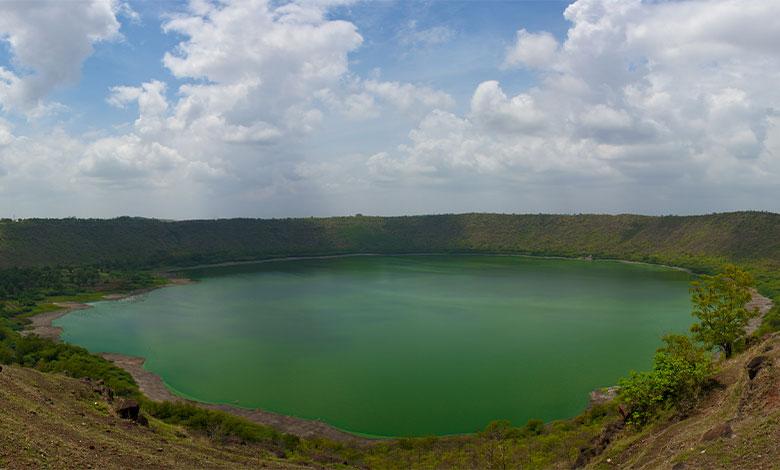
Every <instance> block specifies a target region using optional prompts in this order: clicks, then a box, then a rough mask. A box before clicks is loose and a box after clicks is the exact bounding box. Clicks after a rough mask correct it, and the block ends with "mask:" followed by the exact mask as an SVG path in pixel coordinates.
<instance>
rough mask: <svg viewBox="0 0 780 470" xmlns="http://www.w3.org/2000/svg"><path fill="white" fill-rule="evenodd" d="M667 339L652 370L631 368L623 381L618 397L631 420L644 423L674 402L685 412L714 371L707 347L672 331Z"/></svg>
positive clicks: (665, 338)
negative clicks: (672, 333)
mask: <svg viewBox="0 0 780 470" xmlns="http://www.w3.org/2000/svg"><path fill="white" fill-rule="evenodd" d="M663 341H664V342H665V343H666V344H667V345H666V346H665V347H663V348H660V349H659V350H658V352H657V353H656V355H655V357H654V363H655V365H654V366H653V370H652V371H650V372H642V373H636V372H634V371H631V376H630V377H628V378H624V379H621V380H620V382H619V383H620V387H621V388H620V393H619V395H618V401H619V402H620V403H622V404H624V405H625V406H626V409H627V411H628V421H629V422H630V423H633V424H636V425H639V426H641V425H643V424H645V423H647V422H648V421H650V420H651V419H652V418H653V417H654V416H655V415H656V414H657V413H658V412H659V411H661V410H662V409H664V408H666V407H669V406H673V405H678V406H679V407H680V408H681V410H680V411H683V412H684V411H685V409H687V408H688V407H689V406H690V405H691V403H692V402H693V401H695V399H696V398H697V397H698V396H699V394H700V392H701V391H702V389H703V387H704V385H705V383H706V381H707V378H708V377H709V376H710V375H711V374H712V372H713V369H712V360H711V359H710V357H709V356H708V355H707V351H706V349H705V348H704V347H701V346H697V345H695V344H694V343H692V342H691V340H690V339H689V338H688V337H686V336H682V335H668V336H666V337H664V338H663Z"/></svg>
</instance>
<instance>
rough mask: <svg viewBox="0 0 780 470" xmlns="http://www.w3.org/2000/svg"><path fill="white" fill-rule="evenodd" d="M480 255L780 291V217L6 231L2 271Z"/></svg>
mask: <svg viewBox="0 0 780 470" xmlns="http://www.w3.org/2000/svg"><path fill="white" fill-rule="evenodd" d="M347 252H350V253H360V252H363V253H366V252H376V253H419V252H429V253H430V252H479V253H518V254H527V255H543V256H567V257H582V256H593V257H594V258H616V259H624V260H631V261H642V262H650V263H660V264H671V265H676V266H683V267H687V268H691V269H693V270H694V271H697V272H706V273H712V272H715V271H717V270H718V269H720V268H721V267H722V266H723V265H724V264H726V263H734V264H737V265H741V266H745V267H748V268H750V270H751V271H752V272H753V274H754V276H755V277H756V278H757V279H758V281H759V285H760V286H761V287H762V289H763V290H765V291H766V292H767V293H769V294H770V295H772V296H775V295H778V294H780V286H778V285H777V284H775V283H772V282H770V279H769V278H770V277H774V276H770V273H771V272H773V271H776V270H777V269H778V268H780V214H774V213H768V212H732V213H723V214H711V215H701V216H660V217H659V216H641V215H628V214H624V215H614V216H613V215H588V214H580V215H542V214H540V215H505V214H460V215H429V216H409V217H368V216H360V215H358V216H354V217H332V218H310V219H219V220H192V221H181V222H171V221H161V220H155V219H143V218H131V217H120V218H116V219H110V220H100V219H86V220H85V219H26V220H19V221H12V220H10V219H4V220H2V221H0V267H12V266H44V265H70V266H96V265H99V266H104V267H116V266H122V267H150V266H152V267H153V266H177V265H178V266H186V265H193V264H202V263H213V262H222V261H236V260H252V259H262V258H269V257H277V256H286V255H305V254H309V255H314V254H334V253H347Z"/></svg>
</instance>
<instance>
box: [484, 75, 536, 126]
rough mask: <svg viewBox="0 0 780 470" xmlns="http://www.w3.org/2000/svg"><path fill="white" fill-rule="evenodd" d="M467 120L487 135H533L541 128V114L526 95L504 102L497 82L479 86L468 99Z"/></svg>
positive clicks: (505, 99)
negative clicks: (469, 117)
mask: <svg viewBox="0 0 780 470" xmlns="http://www.w3.org/2000/svg"><path fill="white" fill-rule="evenodd" d="M471 116H472V119H473V120H474V121H475V122H477V123H479V124H480V125H481V126H482V127H483V128H484V129H485V130H486V131H487V132H491V133H493V132H503V133H508V132H514V133H520V134H522V133H533V132H535V131H538V130H540V129H542V128H543V127H545V125H546V124H547V122H546V115H545V112H544V111H542V110H540V109H538V108H537V106H536V104H535V103H534V99H533V97H532V96H531V95H529V94H525V93H523V94H520V95H517V96H514V97H512V98H508V97H507V96H506V94H504V92H503V90H501V88H500V87H499V84H498V82H497V81H494V80H491V81H487V82H483V83H480V84H479V86H478V87H477V89H476V91H475V92H474V95H473V96H472V98H471Z"/></svg>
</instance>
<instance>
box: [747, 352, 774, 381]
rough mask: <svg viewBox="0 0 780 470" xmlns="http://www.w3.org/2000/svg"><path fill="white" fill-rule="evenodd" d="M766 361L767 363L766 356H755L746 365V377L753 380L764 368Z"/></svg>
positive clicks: (767, 358)
mask: <svg viewBox="0 0 780 470" xmlns="http://www.w3.org/2000/svg"><path fill="white" fill-rule="evenodd" d="M767 361H769V357H768V356H756V357H754V358H753V359H751V360H750V362H748V363H747V365H746V366H745V369H747V371H748V377H750V380H753V379H754V378H755V377H756V375H757V374H758V372H759V371H760V370H761V369H763V368H764V366H765V365H766V362H767Z"/></svg>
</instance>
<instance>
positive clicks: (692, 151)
mask: <svg viewBox="0 0 780 470" xmlns="http://www.w3.org/2000/svg"><path fill="white" fill-rule="evenodd" d="M349 3H351V2H347V1H324V0H323V1H313V0H299V1H291V2H287V3H279V2H271V1H262V0H252V1H219V2H217V1H213V2H212V1H206V0H193V1H191V2H190V3H189V4H188V6H187V8H186V10H184V11H181V12H179V13H175V14H170V15H167V16H166V19H165V21H164V22H163V24H162V29H163V31H164V32H165V33H166V34H167V35H169V36H170V37H175V38H177V44H176V46H175V47H173V48H172V49H170V50H169V51H167V52H166V53H165V54H164V56H163V57H161V58H160V60H161V61H162V63H163V65H164V67H165V68H166V70H167V71H168V72H169V73H170V76H171V77H173V79H170V78H166V77H164V76H160V77H149V79H148V81H144V82H142V83H137V84H117V85H116V86H114V87H112V88H111V89H110V90H107V96H106V102H107V104H109V105H110V106H113V107H114V108H115V109H124V110H125V111H127V110H137V116H136V117H135V119H134V121H133V122H132V123H130V124H131V125H130V128H129V129H128V130H127V131H126V132H124V133H123V132H116V131H104V132H102V133H98V134H97V135H86V134H85V135H71V134H69V133H68V132H67V131H65V130H64V128H63V126H59V125H57V126H55V127H54V128H52V129H51V130H50V131H48V132H46V133H45V135H41V134H38V135H34V136H31V135H20V134H19V133H18V132H16V130H15V124H13V122H12V120H8V119H2V120H0V168H1V169H2V170H1V171H0V197H2V198H3V199H5V200H6V201H12V202H13V204H15V205H18V206H21V207H24V208H30V209H29V210H32V209H33V208H34V207H36V204H40V201H41V194H43V195H44V196H46V195H52V197H55V195H56V197H57V198H58V200H59V201H61V203H62V204H63V205H66V204H67V205H68V207H77V208H81V209H78V210H77V211H76V212H79V211H80V210H81V212H89V211H94V212H96V213H97V215H104V216H105V215H110V214H106V213H105V211H108V210H113V211H115V212H114V214H119V213H139V214H140V215H147V216H167V217H212V216H236V215H247V216H256V215H258V216H278V215H294V216H301V215H329V214H344V213H347V214H348V213H354V212H363V213H385V214H402V213H420V212H462V211H466V210H483V211H506V212H540V211H545V212H547V211H549V212H623V211H630V212H645V213H671V212H676V213H695V212H710V211H714V210H734V209H770V210H775V211H777V210H780V207H778V206H777V205H776V202H774V201H777V200H780V186H778V183H777V182H778V179H779V177H780V130H778V124H779V123H780V113H779V110H780V89H778V87H777V86H776V83H778V81H779V80H780V51H779V50H778V49H777V48H776V46H775V45H776V44H780V29H778V28H777V27H776V26H775V25H774V22H773V21H772V18H777V17H778V16H779V15H780V4H778V3H777V2H766V1H762V0H740V1H732V0H711V1H706V2H705V1H690V0H689V1H680V2H642V1H640V0H578V1H576V2H574V3H572V4H571V5H570V6H569V7H568V8H567V9H566V11H565V13H564V17H565V20H566V21H567V22H568V26H569V27H568V31H567V33H566V36H565V37H560V38H556V37H555V36H554V35H553V34H551V33H549V32H546V31H543V30H538V31H530V30H529V28H527V27H524V25H518V28H517V30H516V34H515V35H514V37H508V38H506V41H507V43H508V44H509V45H508V46H506V48H505V51H504V60H503V62H501V63H497V64H496V76H498V75H499V74H501V75H502V76H504V77H511V76H512V73H513V72H518V73H519V72H523V73H526V74H531V76H533V77H535V85H534V86H532V87H530V88H526V89H525V90H522V91H521V92H519V93H518V92H515V93H508V92H507V91H505V90H510V89H511V90H516V89H517V87H516V86H515V85H514V84H513V83H512V82H504V83H501V82H499V81H498V80H496V79H495V78H494V77H484V80H483V81H482V82H481V83H478V84H476V86H475V87H474V88H473V92H472V93H471V96H470V99H469V100H468V101H467V102H463V103H458V102H456V100H455V98H453V95H452V94H451V93H449V92H448V90H444V89H437V88H436V87H434V86H430V85H428V84H420V83H413V82H404V81H401V80H383V79H381V78H380V77H379V76H376V75H374V76H360V74H358V73H356V72H355V70H354V67H353V63H352V62H351V57H353V55H354V54H355V53H356V52H357V51H359V50H360V48H361V47H362V45H363V43H364V41H365V38H364V34H365V33H364V32H361V31H359V30H358V28H357V26H356V25H355V24H354V23H352V22H350V21H347V20H344V19H338V18H336V17H334V15H333V13H332V12H333V11H335V10H334V8H340V7H344V6H345V5H347V4H349ZM20 5H21V4H20V3H17V2H10V3H4V4H2V9H3V11H2V15H0V38H2V40H3V41H4V42H5V43H6V45H7V46H6V47H7V49H8V51H9V52H10V54H11V55H12V57H13V64H14V67H11V68H9V67H0V106H1V107H2V108H1V109H2V112H3V113H4V114H5V115H6V117H9V116H12V115H23V116H26V118H27V119H35V118H36V116H37V115H40V114H42V113H43V114H45V111H46V110H51V109H52V107H56V106H57V105H56V103H54V102H53V101H51V100H49V99H48V98H47V97H48V96H50V94H51V93H52V92H53V90H56V89H58V88H60V87H64V86H68V85H73V84H74V83H76V82H78V81H79V76H80V70H81V65H82V64H83V63H84V61H85V60H87V58H88V57H89V56H90V55H91V54H92V52H93V47H94V45H95V44H97V43H99V42H101V41H114V40H118V39H121V38H122V34H121V32H120V24H121V21H122V19H123V18H124V19H126V20H128V21H129V20H131V17H133V15H132V14H128V13H126V12H127V11H130V12H132V9H130V7H129V6H128V5H126V4H120V3H119V2H113V1H108V0H106V1H99V0H93V1H91V2H68V5H67V8H66V7H65V6H63V5H64V4H62V3H54V2H52V3H48V2H41V3H40V5H41V8H38V9H36V8H29V9H28V8H23V7H21V6H20ZM36 5H38V4H36ZM44 7H45V8H44ZM123 11H124V12H125V13H124V15H125V16H124V17H123V16H122V15H123V13H122V12H123ZM62 18H66V19H67V18H72V19H73V21H63V20H62ZM134 21H138V20H137V19H135V20H134ZM402 30H406V31H407V32H408V35H406V36H405V37H397V38H396V39H395V40H397V41H398V43H399V44H400V45H401V46H403V47H412V48H414V47H421V44H422V45H424V44H441V43H445V42H447V41H451V40H452V39H453V38H454V36H455V35H456V34H457V32H456V30H455V29H452V28H450V27H449V26H445V25H442V26H439V27H430V28H429V27H426V28H424V29H423V28H421V27H419V26H418V25H417V24H416V23H408V24H406V25H405V26H404V27H402ZM384 124H386V125H387V126H388V128H391V127H392V128H394V129H398V128H402V127H403V126H406V128H407V129H408V130H407V132H406V138H405V139H402V140H400V141H398V142H397V143H396V144H395V145H391V146H388V147H387V148H383V149H381V150H379V151H365V150H360V149H361V148H362V149H371V148H375V147H376V146H375V143H373V142H368V141H365V142H363V141H361V140H360V137H357V143H356V144H353V145H351V146H350V150H349V151H346V150H345V151H339V147H338V144H339V143H338V142H334V141H333V140H332V139H330V140H329V138H328V132H330V130H331V129H337V130H339V132H341V133H342V134H345V133H346V131H345V129H347V130H353V131H354V134H356V135H359V134H360V133H361V132H362V131H361V129H365V133H366V135H369V134H370V132H369V131H371V132H377V129H381V126H382V125H384ZM101 134H102V135H101ZM342 134H339V135H342ZM326 144H327V145H326ZM334 146H335V147H334ZM355 148H358V150H357V151H356V150H354V149H355ZM42 181H43V182H49V181H50V182H51V184H47V185H46V189H45V190H44V191H43V192H42V193H37V195H34V194H31V193H27V192H25V190H24V187H25V185H30V184H37V185H39V186H40V182H42ZM160 200H164V201H166V202H164V203H156V202H155V201H160ZM82 209H83V210H82ZM60 215H69V214H60ZM78 215H89V214H86V213H79V214H78Z"/></svg>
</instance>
